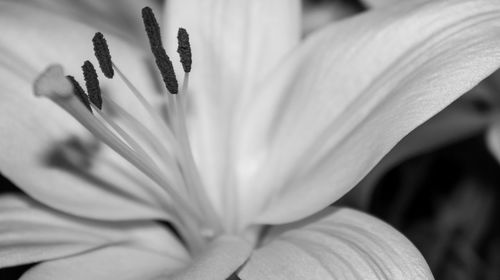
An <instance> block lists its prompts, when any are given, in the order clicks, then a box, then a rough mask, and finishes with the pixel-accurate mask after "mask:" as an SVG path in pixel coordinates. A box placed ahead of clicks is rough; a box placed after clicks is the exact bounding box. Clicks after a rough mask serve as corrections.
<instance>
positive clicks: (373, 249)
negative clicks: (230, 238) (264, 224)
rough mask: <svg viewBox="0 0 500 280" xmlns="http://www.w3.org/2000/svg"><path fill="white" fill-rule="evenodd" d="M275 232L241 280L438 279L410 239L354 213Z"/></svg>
mask: <svg viewBox="0 0 500 280" xmlns="http://www.w3.org/2000/svg"><path fill="white" fill-rule="evenodd" d="M276 231H278V232H280V233H279V234H277V236H275V237H274V238H273V239H272V240H270V242H269V243H268V244H266V245H264V246H263V247H262V248H260V249H258V250H256V251H255V252H254V253H253V255H252V256H251V257H250V260H249V261H248V262H247V264H246V265H245V266H244V267H243V269H242V271H241V272H240V273H239V276H240V277H241V279H244V280H252V279H262V280H265V279H273V280H279V279H287V280H294V279H311V280H314V279H318V280H319V279H433V277H432V274H431V272H430V271H429V267H428V266H427V264H426V262H425V260H424V259H423V257H422V255H421V254H420V253H419V252H418V250H417V249H416V248H415V247H414V246H413V244H412V243H411V242H410V241H409V240H408V239H406V238H405V237H404V236H403V235H402V234H401V233H399V232H398V231H396V230H395V229H394V228H392V227H391V226H389V225H387V224H386V223H384V222H382V221H380V220H378V219H376V218H374V217H371V216H369V215H366V214H363V213H361V212H358V211H355V210H351V209H346V208H344V209H336V208H330V209H327V210H326V211H323V212H322V213H319V214H317V215H316V216H315V217H311V218H309V219H307V220H306V221H301V222H298V223H295V224H289V225H284V226H278V227H277V229H276ZM274 234H276V233H274Z"/></svg>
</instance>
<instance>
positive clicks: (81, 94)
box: [66, 75, 92, 112]
mask: <svg viewBox="0 0 500 280" xmlns="http://www.w3.org/2000/svg"><path fill="white" fill-rule="evenodd" d="M66 78H68V80H69V81H70V82H71V84H72V85H73V93H74V94H75V95H76V97H78V99H80V101H81V102H82V104H83V105H85V107H86V108H87V109H88V110H89V111H90V112H92V108H90V102H89V97H88V96H87V94H85V91H84V90H83V88H82V87H81V86H80V84H79V83H78V82H77V81H76V80H75V77H73V76H69V75H68V76H66Z"/></svg>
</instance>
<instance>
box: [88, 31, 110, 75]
mask: <svg viewBox="0 0 500 280" xmlns="http://www.w3.org/2000/svg"><path fill="white" fill-rule="evenodd" d="M92 42H93V44H94V53H95V57H96V58H97V61H99V67H101V71H102V73H103V74H104V76H106V77H107V78H109V79H111V78H113V76H114V75H115V72H114V71H113V66H112V64H111V54H110V52H109V48H108V43H107V41H106V38H104V35H102V33H101V32H97V33H96V34H95V35H94V38H92Z"/></svg>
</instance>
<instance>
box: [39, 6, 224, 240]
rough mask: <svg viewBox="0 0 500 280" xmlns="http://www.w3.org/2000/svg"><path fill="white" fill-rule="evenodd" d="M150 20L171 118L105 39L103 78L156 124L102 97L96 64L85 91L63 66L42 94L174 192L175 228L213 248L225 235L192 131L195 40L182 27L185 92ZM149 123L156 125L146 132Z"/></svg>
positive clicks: (100, 48)
mask: <svg viewBox="0 0 500 280" xmlns="http://www.w3.org/2000/svg"><path fill="white" fill-rule="evenodd" d="M142 19H143V22H144V26H145V31H146V34H147V38H148V41H149V45H150V49H151V54H152V58H153V59H154V61H155V64H156V66H157V69H158V71H159V74H160V76H161V78H162V80H163V83H164V85H165V90H166V92H165V93H164V94H163V97H164V98H163V99H162V102H163V106H164V108H166V110H165V112H162V111H159V110H156V109H155V108H154V107H153V105H152V104H150V103H149V102H148V100H147V99H146V98H145V97H144V95H143V94H142V93H141V90H140V89H138V88H137V87H136V86H135V85H134V83H133V82H132V81H131V80H130V79H129V78H128V77H127V76H126V74H125V71H122V70H121V69H120V68H119V67H118V66H117V64H116V63H115V62H114V61H113V59H112V56H111V52H110V48H109V46H108V43H107V41H106V39H105V36H104V35H103V34H102V33H100V32H97V33H95V36H94V37H93V38H92V43H93V49H94V54H95V57H96V59H97V62H98V65H99V68H100V70H101V72H102V74H103V76H104V77H106V78H107V79H114V78H115V77H116V76H118V78H119V80H120V82H122V83H124V84H125V86H126V87H127V88H128V89H129V92H130V94H131V95H133V96H134V98H135V99H136V100H137V106H138V107H141V109H142V110H143V111H144V112H145V113H146V114H145V115H146V116H147V118H148V120H144V119H140V118H138V117H137V116H135V115H134V114H132V113H131V112H129V111H127V110H126V109H125V108H123V107H121V106H120V105H119V102H116V101H114V100H113V99H112V98H110V97H109V96H106V95H103V94H102V91H101V88H100V82H99V75H98V73H97V71H96V67H95V66H94V64H92V62H90V60H86V61H84V62H83V65H82V74H83V75H82V76H83V78H84V81H85V87H82V86H81V85H80V83H79V82H78V80H77V78H75V77H74V76H71V75H65V73H64V70H63V68H62V66H61V65H50V66H49V67H48V68H46V69H45V70H44V71H43V72H42V73H41V74H40V75H39V76H38V78H37V79H36V80H35V82H34V94H35V96H39V97H45V98H48V99H50V100H51V101H53V102H54V103H55V104H56V105H58V106H59V107H61V108H62V109H64V110H65V111H66V112H67V113H68V114H70V115H71V116H72V117H73V118H74V119H76V120H77V121H78V122H80V124H82V125H83V126H84V127H85V128H86V129H87V130H88V131H89V132H90V133H92V134H93V135H94V136H95V137H96V138H97V139H98V140H100V141H101V142H102V143H104V144H106V145H107V146H108V147H110V148H111V149H113V150H114V151H115V152H116V153H118V154H119V155H120V156H121V157H123V158H124V159H125V160H127V161H128V162H129V163H131V164H132V165H133V166H134V167H135V168H137V169H138V170H139V171H141V172H142V173H143V174H145V175H146V176H147V177H148V178H149V179H150V180H151V181H153V182H154V183H155V185H154V186H155V187H156V188H157V190H159V191H162V192H164V193H166V194H167V196H166V197H167V201H166V205H168V211H169V212H171V213H173V218H172V219H173V221H172V222H173V223H174V225H175V226H176V227H177V228H178V230H179V231H180V233H181V235H183V238H184V239H185V240H186V241H187V242H188V243H189V245H190V246H192V247H193V248H195V249H196V248H199V247H202V246H203V243H204V242H207V240H205V239H207V238H212V237H213V236H214V235H217V234H219V233H221V232H222V231H224V230H223V229H222V225H221V223H220V220H221V219H220V217H219V216H218V214H217V213H216V211H215V210H214V209H215V208H214V207H213V205H212V204H211V201H210V200H209V198H208V195H207V194H206V192H205V187H204V186H203V182H202V180H201V177H200V175H199V171H198V169H197V165H196V163H195V160H194V157H193V154H192V150H191V147H190V141H189V135H188V132H187V127H186V115H185V107H186V106H187V102H188V99H187V92H188V83H189V73H190V71H191V67H192V53H191V46H190V43H189V35H188V33H187V31H186V30H185V29H184V28H179V32H178V34H177V39H178V49H177V52H178V54H179V58H180V63H181V64H182V68H183V70H184V73H183V74H184V78H183V80H182V85H181V87H180V90H179V84H178V81H177V76H176V73H175V71H174V67H173V65H172V61H171V59H170V57H169V56H168V54H167V53H166V51H165V48H164V47H163V43H162V38H161V32H160V26H159V25H158V22H157V20H156V17H155V15H154V13H153V11H152V10H151V9H150V8H149V7H146V8H144V9H143V10H142ZM110 112H113V114H110ZM117 118H119V121H117ZM145 121H147V123H152V124H153V126H152V127H151V126H145V125H143V124H144V123H145ZM139 187H141V186H139ZM207 232H210V234H206V233H207Z"/></svg>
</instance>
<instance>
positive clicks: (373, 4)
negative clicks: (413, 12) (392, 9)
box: [361, 0, 413, 8]
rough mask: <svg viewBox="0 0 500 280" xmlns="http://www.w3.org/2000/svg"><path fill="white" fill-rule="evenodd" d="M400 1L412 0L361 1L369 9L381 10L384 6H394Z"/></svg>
mask: <svg viewBox="0 0 500 280" xmlns="http://www.w3.org/2000/svg"><path fill="white" fill-rule="evenodd" d="M402 1H413V0H361V2H362V3H363V4H365V5H366V6H367V7H369V8H382V7H384V6H389V5H395V4H397V3H398V2H402Z"/></svg>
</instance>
